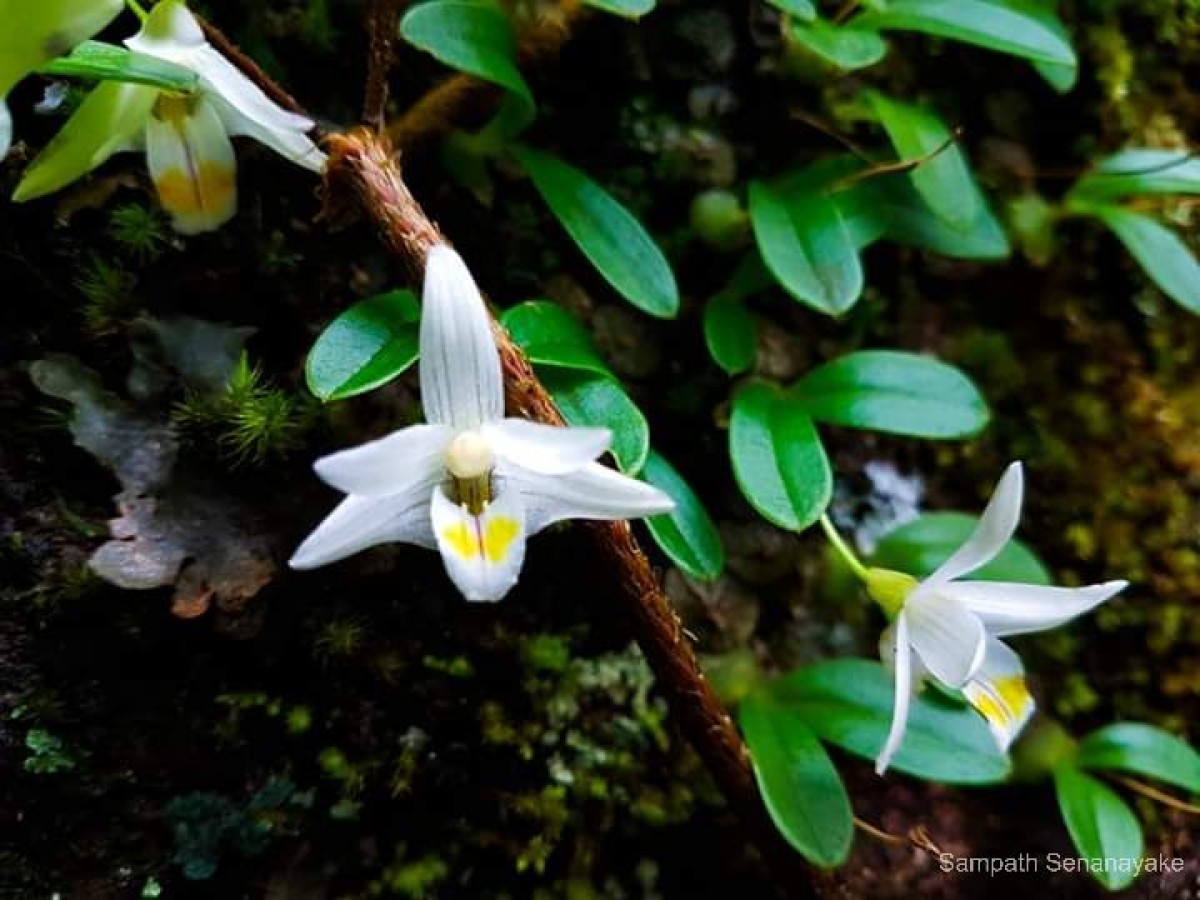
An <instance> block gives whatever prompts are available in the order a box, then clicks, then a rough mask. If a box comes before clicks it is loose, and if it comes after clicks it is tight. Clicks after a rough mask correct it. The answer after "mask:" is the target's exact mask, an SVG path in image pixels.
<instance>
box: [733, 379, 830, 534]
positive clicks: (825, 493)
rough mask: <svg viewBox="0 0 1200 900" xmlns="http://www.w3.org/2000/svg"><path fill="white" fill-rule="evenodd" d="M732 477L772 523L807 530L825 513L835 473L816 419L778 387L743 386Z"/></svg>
mask: <svg viewBox="0 0 1200 900" xmlns="http://www.w3.org/2000/svg"><path fill="white" fill-rule="evenodd" d="M729 455H730V458H731V459H732V460H733V474H734V476H735V477H736V478H737V483H738V486H739V487H740V488H741V489H742V493H743V494H744V495H745V497H746V499H747V500H749V501H750V505H751V506H753V507H754V508H755V509H756V510H758V512H759V513H760V514H761V515H762V516H763V517H764V518H765V519H767V521H769V522H773V523H774V524H776V525H778V526H779V527H780V528H787V529H790V530H792V531H802V530H803V529H805V528H807V527H808V526H809V525H811V524H812V523H813V522H815V521H816V520H817V519H818V518H820V516H821V514H822V513H823V512H824V511H825V507H826V506H828V504H829V498H830V496H831V495H832V493H833V473H832V472H831V470H830V467H829V459H828V458H827V457H826V455H825V448H824V447H822V446H821V439H820V437H819V436H818V435H817V429H816V426H815V425H814V424H813V420H812V419H811V418H810V417H809V416H808V415H806V414H805V413H804V412H803V411H802V410H800V409H798V408H797V407H796V406H795V405H794V404H791V403H788V402H786V395H785V394H784V392H783V391H782V390H780V389H779V388H777V387H775V386H774V385H771V384H767V383H766V382H761V381H752V382H748V383H747V384H744V385H743V386H742V387H741V388H740V389H739V390H738V392H737V393H736V394H735V395H734V398H733V415H732V416H731V418H730V422H729Z"/></svg>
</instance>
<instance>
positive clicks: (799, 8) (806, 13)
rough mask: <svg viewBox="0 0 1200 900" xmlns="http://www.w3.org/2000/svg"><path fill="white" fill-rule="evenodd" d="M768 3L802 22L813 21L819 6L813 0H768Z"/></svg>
mask: <svg viewBox="0 0 1200 900" xmlns="http://www.w3.org/2000/svg"><path fill="white" fill-rule="evenodd" d="M767 3H769V4H771V6H774V7H775V8H776V9H777V10H779V11H780V12H782V13H787V14H788V15H789V16H795V17H796V18H797V19H800V20H801V21H802V22H811V21H812V20H813V19H815V18H816V17H817V8H816V7H815V6H813V4H812V0H767Z"/></svg>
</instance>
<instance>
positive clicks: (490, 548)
mask: <svg viewBox="0 0 1200 900" xmlns="http://www.w3.org/2000/svg"><path fill="white" fill-rule="evenodd" d="M520 533H521V526H520V523H518V522H517V520H516V519H510V518H508V517H507V516H497V517H496V518H494V519H491V520H489V521H488V522H487V523H486V525H484V529H483V535H482V540H480V536H479V535H478V534H477V533H476V532H475V531H474V530H473V529H472V528H470V527H469V526H468V525H467V524H466V523H464V522H455V523H454V524H453V525H450V526H448V527H446V528H445V529H443V530H442V538H443V539H444V540H445V541H446V543H447V544H449V545H450V548H451V549H452V550H453V551H454V552H455V553H456V554H457V555H458V556H459V557H461V558H462V559H465V560H472V559H475V558H476V557H478V556H483V557H484V558H485V559H486V560H487V561H488V562H492V563H498V562H500V561H501V560H503V559H504V558H505V557H506V556H508V552H509V549H510V548H511V547H512V544H513V541H515V540H516V539H517V535H518V534H520Z"/></svg>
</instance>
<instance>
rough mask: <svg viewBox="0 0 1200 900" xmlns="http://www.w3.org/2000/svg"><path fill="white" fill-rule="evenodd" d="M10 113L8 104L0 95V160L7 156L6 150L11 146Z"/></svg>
mask: <svg viewBox="0 0 1200 900" xmlns="http://www.w3.org/2000/svg"><path fill="white" fill-rule="evenodd" d="M12 131H13V126H12V113H10V112H9V111H8V104H7V103H5V102H4V98H3V97H0V161H3V159H4V157H6V156H8V150H9V148H10V147H11V146H12Z"/></svg>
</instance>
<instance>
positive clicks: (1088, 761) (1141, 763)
mask: <svg viewBox="0 0 1200 900" xmlns="http://www.w3.org/2000/svg"><path fill="white" fill-rule="evenodd" d="M1075 762H1076V764H1077V765H1079V766H1081V767H1082V768H1085V769H1117V770H1118V771H1122V772H1133V773H1136V774H1138V775H1148V776H1150V777H1151V778H1157V779H1159V780H1160V781H1165V782H1166V783H1167V784H1173V785H1175V786H1176V787H1181V788H1183V789H1184V790H1186V791H1191V792H1192V793H1193V794H1200V754H1198V753H1196V751H1195V750H1194V749H1192V746H1191V744H1189V743H1188V742H1187V741H1185V740H1183V739H1182V738H1179V737H1176V736H1175V735H1173V734H1171V733H1170V732H1167V731H1163V730H1162V729H1161V728H1155V727H1154V726H1153V725H1146V724H1143V723H1141V722H1117V723H1115V724H1113V725H1106V726H1105V727H1104V728H1101V729H1100V730H1098V731H1094V732H1092V733H1091V734H1089V735H1088V736H1087V737H1085V738H1084V739H1083V740H1082V741H1080V743H1079V751H1078V754H1077V755H1076V757H1075Z"/></svg>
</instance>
